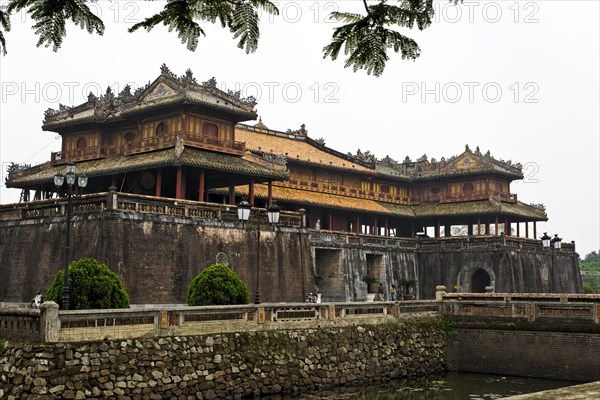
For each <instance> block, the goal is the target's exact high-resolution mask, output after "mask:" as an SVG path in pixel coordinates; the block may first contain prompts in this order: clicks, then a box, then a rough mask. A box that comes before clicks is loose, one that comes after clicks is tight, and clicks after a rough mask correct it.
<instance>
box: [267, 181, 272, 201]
mask: <svg viewBox="0 0 600 400" xmlns="http://www.w3.org/2000/svg"><path fill="white" fill-rule="evenodd" d="M268 188H269V189H268V195H267V207H270V206H271V204H272V203H273V182H271V181H269V186H268Z"/></svg>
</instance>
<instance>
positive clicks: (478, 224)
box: [477, 217, 481, 236]
mask: <svg viewBox="0 0 600 400" xmlns="http://www.w3.org/2000/svg"><path fill="white" fill-rule="evenodd" d="M477 236H481V217H477Z"/></svg>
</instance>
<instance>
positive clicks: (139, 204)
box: [0, 192, 302, 228]
mask: <svg viewBox="0 0 600 400" xmlns="http://www.w3.org/2000/svg"><path fill="white" fill-rule="evenodd" d="M112 196H114V197H112ZM72 202H73V203H72V204H73V214H74V215H77V214H93V213H101V212H105V211H113V210H114V211H125V212H128V211H130V212H137V213H145V214H159V215H168V216H173V217H180V218H191V219H199V220H210V221H222V222H223V221H224V222H234V223H235V222H238V223H239V221H238V216H237V207H236V206H234V205H226V204H216V203H203V202H197V201H191V200H181V199H169V198H163V197H152V196H143V195H135V194H129V193H117V192H108V193H106V192H105V193H94V194H89V195H82V196H78V197H74V198H73V199H72ZM66 206H67V201H66V199H64V198H57V199H50V200H41V201H31V202H27V203H18V204H7V205H0V221H7V220H26V219H32V218H46V217H57V216H64V215H66ZM257 218H261V224H262V226H264V227H266V226H267V225H268V221H267V215H266V211H265V210H262V212H261V213H260V217H257V216H256V214H254V215H253V216H252V218H251V219H250V221H249V222H247V225H249V226H252V225H255V224H256V223H257ZM278 225H279V226H284V227H298V228H299V227H301V225H302V214H301V213H298V212H292V211H285V210H283V211H281V216H280V218H279V224H278Z"/></svg>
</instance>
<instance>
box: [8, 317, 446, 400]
mask: <svg viewBox="0 0 600 400" xmlns="http://www.w3.org/2000/svg"><path fill="white" fill-rule="evenodd" d="M445 344H446V334H445V330H444V327H443V325H442V323H441V322H439V321H437V320H434V319H418V320H404V321H393V322H384V323H380V324H374V325H367V324H365V325H357V326H345V327H327V328H318V329H306V330H283V331H263V332H245V333H231V334H217V335H204V336H175V337H164V338H143V339H133V340H122V341H102V342H92V343H80V344H76V343H68V344H67V343H50V344H43V345H36V344H24V343H17V342H10V343H8V344H7V345H6V348H5V349H4V354H3V355H0V356H1V357H3V358H1V359H0V368H1V375H0V379H1V381H0V383H1V385H0V388H1V389H0V398H1V399H10V400H16V399H88V398H121V399H164V398H177V399H216V398H219V399H237V398H243V397H252V396H255V395H265V394H275V393H290V392H298V391H307V390H313V389H318V388H323V387H328V386H333V385H351V384H357V383H362V382H374V381H378V380H386V379H391V378H395V377H407V376H419V375H426V374H432V373H438V372H442V371H444V369H445V350H444V348H445ZM0 354H1V353H0Z"/></svg>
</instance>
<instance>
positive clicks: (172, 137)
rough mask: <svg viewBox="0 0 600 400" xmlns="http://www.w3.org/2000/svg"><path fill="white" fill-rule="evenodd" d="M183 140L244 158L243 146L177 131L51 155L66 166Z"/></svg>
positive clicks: (225, 140) (232, 141)
mask: <svg viewBox="0 0 600 400" xmlns="http://www.w3.org/2000/svg"><path fill="white" fill-rule="evenodd" d="M178 139H179V140H182V141H183V144H184V145H185V146H188V147H195V148H199V149H206V150H214V151H218V152H221V153H228V154H235V155H243V154H244V153H245V151H246V144H245V143H243V142H237V141H235V140H231V139H224V138H220V137H217V138H216V137H213V136H207V135H201V134H197V133H193V132H186V131H179V132H174V133H172V134H169V135H162V136H153V137H150V138H144V139H138V140H133V141H130V142H127V143H124V144H121V145H104V146H90V147H86V148H83V149H72V150H66V151H57V152H53V153H52V156H51V163H52V164H62V163H66V162H74V161H85V160H95V159H98V158H110V157H121V156H127V155H130V154H139V153H144V152H148V151H153V150H160V149H166V148H169V147H175V145H176V144H177V141H178Z"/></svg>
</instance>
